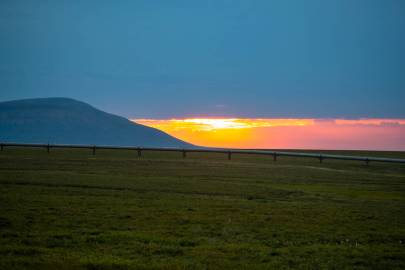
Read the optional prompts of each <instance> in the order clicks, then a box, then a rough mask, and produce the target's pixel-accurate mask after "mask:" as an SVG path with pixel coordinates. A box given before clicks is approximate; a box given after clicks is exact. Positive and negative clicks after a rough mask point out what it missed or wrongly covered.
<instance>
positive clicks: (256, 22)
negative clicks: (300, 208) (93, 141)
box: [0, 0, 405, 150]
mask: <svg viewBox="0 0 405 270" xmlns="http://www.w3.org/2000/svg"><path fill="white" fill-rule="evenodd" d="M404 14H405V1H403V0H384V1H382V0H356V1H353V0H335V1H334V0H274V1H272V0H255V1H248V0H243V1H242V0H223V1H221V0H212V1H209V0H207V1H192V0H184V1H178V0H173V1H166V0H154V1H149V0H148V1H136V0H131V1H129V0H128V1H125V0H122V1H102V0H99V1H90V0H80V1H78V0H76V1H75V0H69V1H67V0H58V1H52V0H47V1H45V0H38V1H31V0H26V1H21V0H2V1H0V41H1V42H0V60H1V61H0V101H7V100H13V99H23V98H36V97H70V98H74V99H78V100H81V101H84V102H87V103H89V104H91V105H93V106H95V107H97V108H99V109H102V110H105V111H108V112H111V113H114V114H118V115H122V116H124V117H127V118H129V119H135V121H137V122H139V123H142V124H146V125H149V126H152V127H156V128H160V129H162V130H164V131H166V132H168V133H169V134H172V135H174V136H177V137H179V138H182V139H186V140H188V141H190V142H193V143H197V144H201V145H207V146H232V147H246V148H248V147H263V148H271V147H272V148H336V149H337V148H350V149H392V150H398V149H402V150H405V145H404V143H403V142H404V141H405V129H404V127H405V123H404V122H403V119H405V106H404V104H405V50H404V48H405V16H404ZM201 119H203V120H204V119H205V120H204V121H205V124H204V123H202V124H201V123H200V124H198V121H200V122H201ZM207 119H208V120H207ZM209 119H215V120H209ZM345 120H354V122H350V123H348V122H341V121H345ZM210 121H211V122H210ZM224 121H225V124H224ZM297 121H298V122H299V121H304V122H305V121H308V122H306V124H305V125H296V122H297ZM364 121H366V122H364ZM367 121H369V122H367ZM370 121H371V122H370ZM373 121H374V122H373ZM275 122H277V123H284V124H282V125H275V126H274V125H273V124H274V123H275ZM190 123H191V124H190ZM193 123H194V124H197V125H200V127H201V125H206V126H210V127H211V128H210V129H208V130H207V128H203V129H202V130H200V129H199V128H196V127H195V126H194V125H193ZM229 123H230V124H229ZM241 123H244V124H245V125H247V126H243V125H242V126H240V125H241ZM257 123H260V125H259V126H255V125H257ZM263 123H267V124H263ZM268 123H271V124H268ZM342 123H343V124H342ZM262 124H263V125H264V126H263V125H262ZM179 125H182V126H181V127H179ZM221 125H225V127H224V126H221ZM212 127H213V128H212Z"/></svg>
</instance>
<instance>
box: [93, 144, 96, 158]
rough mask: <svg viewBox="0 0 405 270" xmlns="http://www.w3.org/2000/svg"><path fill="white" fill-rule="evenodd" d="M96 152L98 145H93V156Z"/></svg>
mask: <svg viewBox="0 0 405 270" xmlns="http://www.w3.org/2000/svg"><path fill="white" fill-rule="evenodd" d="M95 154H96V146H95V145H93V156H94V155H95Z"/></svg>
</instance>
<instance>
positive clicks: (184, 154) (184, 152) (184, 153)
mask: <svg viewBox="0 0 405 270" xmlns="http://www.w3.org/2000/svg"><path fill="white" fill-rule="evenodd" d="M183 158H186V150H185V149H183Z"/></svg>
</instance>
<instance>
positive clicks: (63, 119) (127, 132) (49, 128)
mask: <svg viewBox="0 0 405 270" xmlns="http://www.w3.org/2000/svg"><path fill="white" fill-rule="evenodd" d="M0 141H1V142H19V143H52V144H91V145H116V146H143V147H184V148H190V147H193V145H191V144H188V143H186V142H184V141H181V140H179V139H176V138H174V137H172V136H170V135H168V134H166V133H164V132H162V131H160V130H157V129H154V128H150V127H146V126H143V125H140V124H136V123H133V122H131V121H129V120H128V119H126V118H124V117H120V116H117V115H113V114H109V113H106V112H103V111H100V110H98V109H96V108H94V107H92V106H90V105H89V104H86V103H84V102H80V101H77V100H73V99H69V98H40V99H25V100H15V101H8V102H1V103H0Z"/></svg>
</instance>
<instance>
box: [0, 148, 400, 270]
mask: <svg viewBox="0 0 405 270" xmlns="http://www.w3.org/2000/svg"><path fill="white" fill-rule="evenodd" d="M346 154H347V153H346ZM362 154H364V153H362ZM368 154H370V153H368ZM375 155H379V156H381V155H383V156H389V157H399V158H401V157H404V156H405V155H404V153H375ZM235 268H239V269H404V268H405V167H404V165H398V164H378V163H371V164H370V166H366V165H365V164H363V163H361V162H347V161H332V160H326V161H325V162H324V163H323V164H319V161H317V160H315V159H297V158H280V159H279V160H278V161H277V162H276V163H274V162H273V161H272V158H271V157H260V156H233V159H232V161H227V160H226V156H225V155H220V154H188V155H187V158H186V159H182V158H181V154H178V153H177V154H176V153H159V152H155V153H153V152H149V153H145V155H144V156H143V157H142V158H141V159H139V158H137V157H136V152H130V151H97V154H96V156H92V155H91V153H90V152H89V151H86V150H51V153H50V154H47V153H46V151H45V150H44V149H17V148H13V149H11V148H7V149H5V150H4V151H3V152H0V269H196V270H197V269H235Z"/></svg>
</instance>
